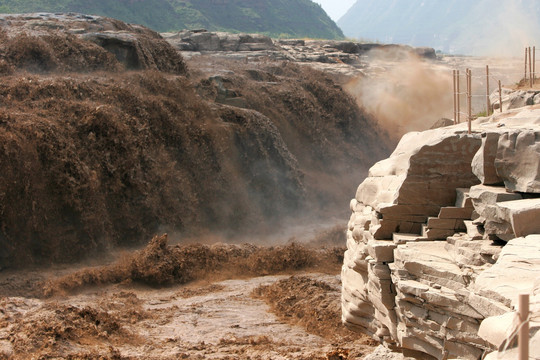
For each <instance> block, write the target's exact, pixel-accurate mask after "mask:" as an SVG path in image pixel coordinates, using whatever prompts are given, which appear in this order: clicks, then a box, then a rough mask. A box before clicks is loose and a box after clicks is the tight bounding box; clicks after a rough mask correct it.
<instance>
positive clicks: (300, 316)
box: [252, 276, 375, 360]
mask: <svg viewBox="0 0 540 360" xmlns="http://www.w3.org/2000/svg"><path fill="white" fill-rule="evenodd" d="M336 289H338V291H336ZM339 289H340V286H339V283H337V284H334V285H332V284H329V283H328V282H324V281H318V280H315V279H313V278H311V277H309V276H291V277H290V278H287V279H283V280H280V281H277V282H275V283H273V284H271V285H266V286H261V287H258V288H257V289H255V291H253V293H252V295H253V296H254V297H256V298H260V299H263V300H264V301H265V302H266V303H268V304H269V305H270V306H271V308H272V311H273V312H274V313H275V314H276V315H278V316H279V317H280V318H281V319H282V320H284V321H286V322H287V323H289V324H291V325H298V326H302V327H303V328H305V329H306V330H307V331H308V332H309V333H311V334H315V335H318V336H321V337H324V338H326V339H328V340H330V341H332V342H335V343H349V344H353V343H354V346H353V347H352V348H353V349H337V350H335V351H334V352H333V353H331V354H328V355H327V356H328V358H330V359H336V360H339V359H357V358H358V357H360V356H362V355H363V354H364V353H363V351H365V350H366V349H370V348H369V347H367V346H363V345H374V343H375V342H374V341H373V340H371V339H370V338H369V337H368V336H367V335H363V334H358V333H354V332H352V331H351V330H349V329H347V328H346V327H345V326H344V325H343V323H342V322H341V296H340V293H339ZM369 351H371V350H369ZM330 356H332V357H330Z"/></svg>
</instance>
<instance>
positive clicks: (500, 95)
mask: <svg viewBox="0 0 540 360" xmlns="http://www.w3.org/2000/svg"><path fill="white" fill-rule="evenodd" d="M499 110H500V112H502V89H501V80H499Z"/></svg>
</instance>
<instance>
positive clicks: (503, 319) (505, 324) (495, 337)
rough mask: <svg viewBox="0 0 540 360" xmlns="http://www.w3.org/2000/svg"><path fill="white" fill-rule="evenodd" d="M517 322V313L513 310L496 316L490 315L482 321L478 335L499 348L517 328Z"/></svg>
mask: <svg viewBox="0 0 540 360" xmlns="http://www.w3.org/2000/svg"><path fill="white" fill-rule="evenodd" d="M519 323H520V321H519V315H518V313H517V312H514V311H512V312H507V313H505V314H502V315H498V316H491V317H488V318H486V319H484V321H482V323H481V324H480V329H479V330H478V335H479V336H480V337H481V338H482V339H484V340H486V341H487V342H489V343H490V344H492V345H494V346H495V347H496V348H499V347H500V346H501V345H502V344H503V342H504V341H505V340H506V339H508V338H510V336H511V335H512V333H513V332H514V331H515V330H516V329H517V328H518V326H519Z"/></svg>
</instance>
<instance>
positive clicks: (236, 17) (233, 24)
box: [0, 0, 343, 39]
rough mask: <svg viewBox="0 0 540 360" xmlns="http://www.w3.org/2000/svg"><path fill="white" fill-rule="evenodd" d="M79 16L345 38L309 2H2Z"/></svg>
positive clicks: (8, 8)
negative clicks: (87, 15)
mask: <svg viewBox="0 0 540 360" xmlns="http://www.w3.org/2000/svg"><path fill="white" fill-rule="evenodd" d="M26 12H78V13H83V14H92V15H102V16H108V17H112V18H116V19H119V20H123V21H125V22H129V23H135V24H141V25H144V26H147V27H149V28H151V29H154V30H156V31H159V32H165V31H174V30H182V29H200V28H205V29H207V30H212V31H228V32H247V33H262V34H266V35H269V36H272V37H289V38H290V37H295V38H304V37H308V38H323V39H338V38H343V33H342V31H341V30H340V29H339V27H338V26H337V25H336V23H335V22H334V21H332V20H331V19H330V17H328V15H327V14H326V13H325V12H324V10H323V9H322V8H321V6H320V5H318V4H315V3H313V2H312V1H311V0H0V13H8V14H9V13H26Z"/></svg>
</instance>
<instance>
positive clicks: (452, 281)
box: [343, 108, 540, 359]
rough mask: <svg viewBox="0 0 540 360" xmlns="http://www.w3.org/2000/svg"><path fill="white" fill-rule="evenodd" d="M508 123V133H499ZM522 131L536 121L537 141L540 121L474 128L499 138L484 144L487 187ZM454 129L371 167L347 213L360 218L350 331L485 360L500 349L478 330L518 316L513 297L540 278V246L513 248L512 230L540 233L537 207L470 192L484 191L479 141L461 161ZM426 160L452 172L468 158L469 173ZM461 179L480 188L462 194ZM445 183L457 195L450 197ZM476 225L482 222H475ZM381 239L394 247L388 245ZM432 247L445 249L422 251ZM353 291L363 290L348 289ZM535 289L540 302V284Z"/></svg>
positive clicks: (517, 243) (347, 274) (429, 353)
mask: <svg viewBox="0 0 540 360" xmlns="http://www.w3.org/2000/svg"><path fill="white" fill-rule="evenodd" d="M539 109H540V108H539ZM503 121H504V122H505V123H506V124H507V125H508V126H499V125H498V123H500V122H503ZM524 121H525V122H527V121H530V123H531V124H533V125H531V129H538V132H539V133H540V128H539V125H540V111H532V110H522V109H520V110H517V111H515V112H513V113H512V114H506V115H505V117H501V116H498V115H494V116H493V117H491V118H489V121H488V122H485V123H481V122H479V123H478V124H477V125H475V126H478V127H479V128H483V129H482V130H481V131H483V132H484V133H485V134H495V135H485V139H484V143H483V150H482V151H483V153H482V155H481V156H482V159H477V160H476V161H478V164H479V165H477V166H481V167H482V171H483V172H484V173H483V175H482V176H484V178H483V182H484V183H488V182H492V181H495V180H492V181H490V180H486V175H487V174H488V173H489V172H491V173H490V176H492V175H493V174H492V171H493V166H492V165H493V164H494V162H495V160H493V147H494V145H493V144H494V143H497V149H499V145H498V142H497V141H496V139H497V137H499V138H502V136H503V135H504V134H509V133H513V132H514V131H517V132H523V123H524ZM495 122H497V123H495ZM457 129H460V125H457V126H454V127H449V128H446V129H439V130H434V132H433V133H430V132H424V133H421V134H420V135H419V134H409V135H407V136H405V137H404V138H403V140H402V141H401V142H400V144H399V145H398V147H397V148H396V150H395V151H394V153H393V154H392V156H391V157H390V158H389V159H387V160H384V161H382V162H380V163H378V164H376V165H375V166H373V167H372V169H371V170H370V177H369V178H368V179H367V180H366V181H365V182H364V183H362V184H361V185H360V186H359V188H358V191H357V194H356V197H355V202H352V203H351V205H350V208H351V211H353V213H354V217H353V216H352V217H351V221H350V222H349V226H352V229H351V231H350V235H349V233H348V235H347V245H348V249H349V250H348V252H349V251H351V249H354V250H353V251H352V252H351V254H350V255H348V254H347V253H346V256H345V260H344V264H348V265H347V266H348V268H347V269H346V270H344V290H343V304H344V305H343V309H344V310H343V314H344V317H343V318H344V321H345V323H346V325H347V326H349V327H351V328H354V329H362V330H363V331H365V332H367V333H368V334H371V335H372V336H373V337H374V338H376V339H378V340H380V341H382V342H384V343H386V344H394V345H396V346H398V347H400V348H401V349H402V351H403V353H404V354H408V355H411V356H415V357H416V358H422V359H429V358H436V359H442V358H445V357H447V358H448V359H458V358H459V359H477V358H479V357H481V356H482V353H483V352H484V351H490V350H494V349H495V346H494V344H490V343H489V342H487V341H486V340H485V339H483V338H481V337H480V336H479V335H478V329H479V326H480V323H481V322H482V320H484V319H485V318H487V317H490V316H493V315H501V314H504V313H507V312H509V311H511V309H512V306H513V305H515V304H513V303H512V301H513V300H512V298H511V296H512V294H514V295H515V294H517V293H519V292H520V291H526V289H529V291H532V290H531V289H532V288H533V286H532V284H533V283H534V274H536V276H537V274H538V270H539V269H540V264H539V263H538V262H539V259H540V256H539V255H538V254H539V253H540V251H539V249H538V248H537V246H540V239H535V241H532V240H531V239H533V238H531V236H528V237H527V238H525V240H527V241H526V242H525V243H523V241H522V240H519V239H513V238H514V237H515V234H514V231H515V229H519V230H517V231H518V232H519V231H521V232H522V233H523V234H528V233H530V232H538V231H539V230H538V229H537V228H536V226H537V224H538V221H537V219H538V215H537V213H536V211H537V208H536V207H537V204H540V200H537V199H530V197H531V196H530V195H526V196H525V198H527V199H526V200H521V201H517V200H520V199H521V198H522V196H521V194H518V193H512V192H511V191H509V190H507V189H506V188H504V187H502V186H501V187H493V186H486V185H485V184H484V185H478V186H473V187H472V189H470V190H469V189H468V187H469V186H470V185H471V184H473V185H474V181H478V180H477V179H476V176H475V175H474V174H473V170H472V168H470V165H471V162H472V157H473V156H472V152H474V153H476V151H477V150H478V148H479V144H480V137H479V136H477V135H474V136H472V139H473V140H471V141H472V145H471V144H470V145H471V146H472V147H476V148H475V149H473V150H471V151H470V152H469V151H464V150H463V149H462V152H461V153H460V151H459V146H457V147H455V146H454V145H456V144H463V143H460V141H463V139H462V138H459V136H458V135H459V134H460V132H459V130H457ZM531 131H532V130H531ZM534 131H537V130H534ZM435 134H436V135H435ZM456 136H457V137H458V138H459V139H457V138H454V137H456ZM436 137H438V138H437V139H436ZM520 141H521V140H520ZM520 141H518V143H522V144H523V143H525V142H523V141H521V142H520ZM475 142H476V143H475ZM535 143H536V142H535ZM449 144H450V145H449ZM446 145H448V148H447V149H443V148H444V146H446ZM443 150H444V151H448V152H447V153H444V151H443ZM529 150H530V149H529ZM427 151H433V152H434V153H435V154H436V156H438V157H439V159H442V158H443V157H450V161H449V162H448V163H449V164H455V162H456V160H454V159H453V158H452V156H454V154H457V153H460V154H459V155H458V156H463V154H464V153H466V154H467V155H466V156H468V160H467V161H468V166H469V168H468V169H465V166H463V167H461V168H460V167H456V169H457V168H459V169H460V170H456V169H453V168H452V167H449V168H447V169H445V168H444V167H443V166H442V164H439V160H438V159H435V158H434V157H433V156H435V155H433V156H432V155H428V154H426V153H425V152H427ZM443 153H444V154H443ZM499 155H501V153H500V152H497V157H496V159H497V160H501V159H503V158H499ZM477 156H480V155H478V154H477ZM512 156H514V154H512ZM482 162H483V163H482ZM492 162H493V164H491V163H492ZM488 168H489V169H488ZM532 169H533V170H534V166H533V167H532ZM462 172H463V173H465V174H466V176H469V175H471V177H474V178H475V180H474V181H473V182H471V183H469V184H467V185H464V186H465V187H464V188H456V185H455V183H453V181H455V177H458V176H463V174H462ZM475 172H476V170H475ZM467 174H468V175H467ZM488 175H489V174H488ZM439 176H441V178H440V179H439V178H438V177H439ZM488 178H489V176H488ZM446 179H449V180H448V183H447V185H448V184H450V185H449V187H448V189H443V186H445V185H444V182H445V181H446ZM505 180H506V179H505ZM516 183H517V182H516ZM432 191H433V192H437V193H436V194H434V193H432ZM435 216H437V217H436V218H435ZM473 218H474V219H475V221H471V220H470V219H473ZM512 219H514V223H512V221H513V220H512ZM425 222H427V224H426V225H425V226H424V227H423V229H422V230H423V235H420V234H419V232H418V231H411V233H410V234H404V232H405V231H404V230H408V229H415V228H416V229H417V226H418V224H422V223H425ZM513 225H514V226H513ZM514 228H515V229H514ZM355 230H356V231H355ZM483 230H485V234H484V236H485V237H486V238H485V239H484V238H483V236H482V231H483ZM392 231H393V233H391V232H392ZM461 231H462V232H461ZM353 233H354V234H356V236H355V237H354V238H353V236H352V234H353ZM494 234H497V236H499V237H500V238H503V239H505V240H510V241H509V243H508V244H507V245H506V246H504V247H503V245H502V244H504V242H501V241H496V242H492V241H491V240H489V239H488V238H491V237H492V236H493V235H494ZM533 236H537V237H540V235H533ZM381 237H384V238H385V239H386V238H390V237H392V239H393V241H392V242H388V241H381V240H382V239H381ZM427 238H431V239H445V240H446V241H436V242H435V241H425V240H426V239H427ZM392 243H393V244H392ZM532 243H534V244H535V245H533V244H532ZM389 244H392V245H389ZM395 245H398V246H397V247H396V248H395V249H393V247H395ZM527 247H528V248H527ZM390 249H393V251H390ZM392 255H393V262H392ZM353 283H355V284H357V285H356V286H359V288H358V289H349V287H350V286H353V285H352V284H353ZM538 283H539V284H538V286H537V287H538V292H540V280H539V281H538ZM535 289H536V288H535ZM535 291H536V290H535ZM348 321H350V322H348Z"/></svg>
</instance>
